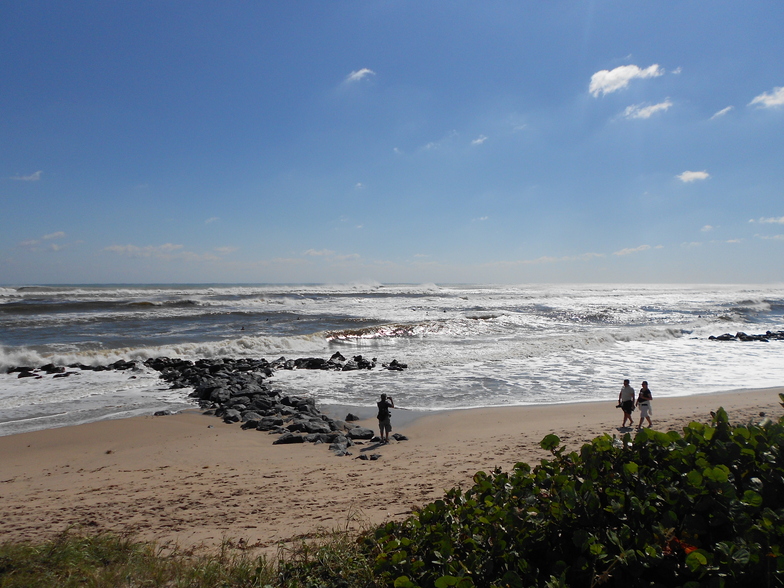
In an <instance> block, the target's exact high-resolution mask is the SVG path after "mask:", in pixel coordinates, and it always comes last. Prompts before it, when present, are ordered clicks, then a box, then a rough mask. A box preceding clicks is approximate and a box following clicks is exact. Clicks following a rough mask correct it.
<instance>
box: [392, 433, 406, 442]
mask: <svg viewBox="0 0 784 588" xmlns="http://www.w3.org/2000/svg"><path fill="white" fill-rule="evenodd" d="M392 438H393V439H394V440H395V441H408V437H406V436H405V435H401V434H400V433H393V434H392Z"/></svg>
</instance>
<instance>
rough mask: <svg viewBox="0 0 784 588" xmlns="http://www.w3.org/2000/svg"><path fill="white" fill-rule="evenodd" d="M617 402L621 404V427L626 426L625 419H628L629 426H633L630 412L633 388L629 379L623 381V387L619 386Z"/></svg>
mask: <svg viewBox="0 0 784 588" xmlns="http://www.w3.org/2000/svg"><path fill="white" fill-rule="evenodd" d="M618 404H620V405H621V410H623V423H621V428H622V429H623V428H624V427H625V426H626V419H628V420H629V426H630V427H632V426H634V420H633V419H632V412H634V388H632V387H631V386H630V385H629V380H624V381H623V388H621V391H620V393H619V394H618Z"/></svg>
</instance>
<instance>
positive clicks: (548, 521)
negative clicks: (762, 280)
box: [374, 409, 784, 588]
mask: <svg viewBox="0 0 784 588" xmlns="http://www.w3.org/2000/svg"><path fill="white" fill-rule="evenodd" d="M559 443H560V441H559V439H558V437H556V436H555V435H548V436H547V437H545V439H544V440H543V441H542V447H543V448H545V449H548V450H550V451H551V452H552V454H553V458H552V459H549V460H543V461H542V463H541V464H540V465H539V466H537V467H536V468H534V469H533V470H532V469H531V468H530V467H529V466H528V465H526V464H522V463H521V464H517V465H516V466H515V468H514V469H513V470H512V471H511V472H510V473H504V472H502V471H500V470H499V471H496V472H494V473H493V474H492V475H487V474H485V473H483V472H479V473H477V474H476V475H475V476H474V482H475V484H474V486H473V487H472V488H470V489H469V490H467V491H465V492H463V491H461V490H460V489H453V490H450V491H449V492H448V493H447V495H446V497H445V498H444V499H443V500H437V501H435V502H434V503H432V504H429V505H427V506H426V507H425V508H423V509H422V510H421V511H420V512H419V513H417V514H416V515H415V516H413V517H411V518H409V519H408V520H406V521H404V522H402V523H389V524H386V525H384V526H382V527H380V528H378V529H377V530H376V532H375V534H374V541H375V542H377V543H378V544H379V545H380V549H381V553H380V555H379V556H378V557H377V560H376V568H377V571H378V572H379V573H380V574H382V575H383V578H384V579H385V580H386V581H387V582H388V584H391V585H394V586H395V588H413V587H414V586H423V587H424V586H435V587H436V588H445V587H448V586H458V587H469V586H482V587H485V586H486V587H495V586H499V587H500V586H512V587H517V586H547V587H556V586H597V585H601V584H608V585H612V586H616V585H617V586H620V585H623V586H667V587H669V586H688V587H697V586H754V585H756V586H760V587H762V586H781V585H782V584H784V553H782V542H783V541H784V458H783V457H782V453H781V448H782V444H784V425H782V423H781V422H779V423H768V424H765V425H762V426H757V425H747V426H731V425H730V423H729V422H728V419H727V414H726V413H725V412H724V410H723V409H720V410H719V411H718V413H717V414H716V416H715V418H714V423H713V426H708V425H703V424H699V423H692V424H690V425H689V426H688V427H687V428H686V429H685V430H684V434H683V435H680V434H678V433H675V432H670V433H660V432H656V431H653V430H650V429H644V430H642V431H640V432H639V433H638V434H637V435H636V436H635V437H634V438H632V437H631V436H630V435H626V436H624V438H623V439H614V438H612V437H610V436H609V435H604V436H602V437H598V438H596V439H594V441H593V442H591V443H587V444H585V445H584V446H583V447H582V449H581V450H580V452H579V453H577V452H572V453H566V452H565V450H564V449H563V448H562V447H559Z"/></svg>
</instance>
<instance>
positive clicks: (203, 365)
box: [144, 353, 406, 455]
mask: <svg viewBox="0 0 784 588" xmlns="http://www.w3.org/2000/svg"><path fill="white" fill-rule="evenodd" d="M376 362H377V360H376V359H375V358H374V359H373V360H372V362H368V361H365V360H364V359H363V358H362V356H356V357H354V358H353V360H351V361H346V360H345V358H343V356H342V355H340V354H339V353H336V354H335V355H333V356H332V357H331V358H330V359H329V360H323V359H318V358H303V359H293V360H287V359H285V358H283V357H281V358H280V359H277V360H275V361H273V362H268V361H267V360H265V359H200V360H198V361H196V362H190V361H187V360H181V359H169V358H165V357H159V358H156V359H150V360H147V361H145V362H144V363H145V365H147V366H148V367H150V368H152V369H155V370H157V371H159V372H160V373H161V376H160V377H161V378H162V379H164V380H166V381H167V382H170V384H171V386H172V387H173V388H178V387H186V386H190V387H193V389H194V390H193V392H192V393H191V397H193V398H195V399H196V400H197V401H198V402H199V406H200V407H202V408H204V409H207V410H206V413H205V414H213V415H215V416H217V417H220V418H222V419H223V421H224V422H226V423H241V425H240V426H241V427H242V428H243V429H245V430H256V431H265V432H268V433H270V434H276V435H278V438H277V439H276V440H275V441H273V444H275V445H281V444H289V443H306V442H307V443H325V444H329V448H330V449H331V450H332V451H334V452H335V453H336V454H337V455H351V452H350V451H349V447H351V446H353V445H354V443H355V442H356V441H360V440H373V439H374V436H375V434H374V432H373V431H372V430H370V429H366V428H364V427H359V426H357V425H355V424H353V423H350V422H346V421H342V420H338V419H332V418H330V417H328V416H327V415H325V414H322V413H321V412H319V410H318V409H317V408H316V402H315V400H314V399H313V398H306V397H302V396H288V395H285V394H284V393H283V392H282V391H280V390H275V389H270V388H269V387H268V386H267V384H266V383H265V380H266V379H267V378H269V377H270V376H271V375H272V374H273V373H274V370H275V369H319V370H342V371H347V369H348V370H352V369H372V368H373V367H375V365H376ZM354 366H361V367H354ZM389 366H391V367H387V366H385V367H387V369H393V370H400V369H405V367H406V366H405V364H401V363H399V362H397V361H393V362H392V363H391V364H389ZM401 437H402V436H401ZM400 440H402V439H400Z"/></svg>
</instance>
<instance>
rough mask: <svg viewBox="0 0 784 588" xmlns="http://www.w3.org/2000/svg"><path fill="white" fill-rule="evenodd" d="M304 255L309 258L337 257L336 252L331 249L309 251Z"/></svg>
mask: <svg viewBox="0 0 784 588" xmlns="http://www.w3.org/2000/svg"><path fill="white" fill-rule="evenodd" d="M303 255H307V256H309V257H326V256H330V255H335V252H334V251H332V250H331V249H318V250H317V249H308V250H307V251H305V253H304V254H303Z"/></svg>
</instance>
